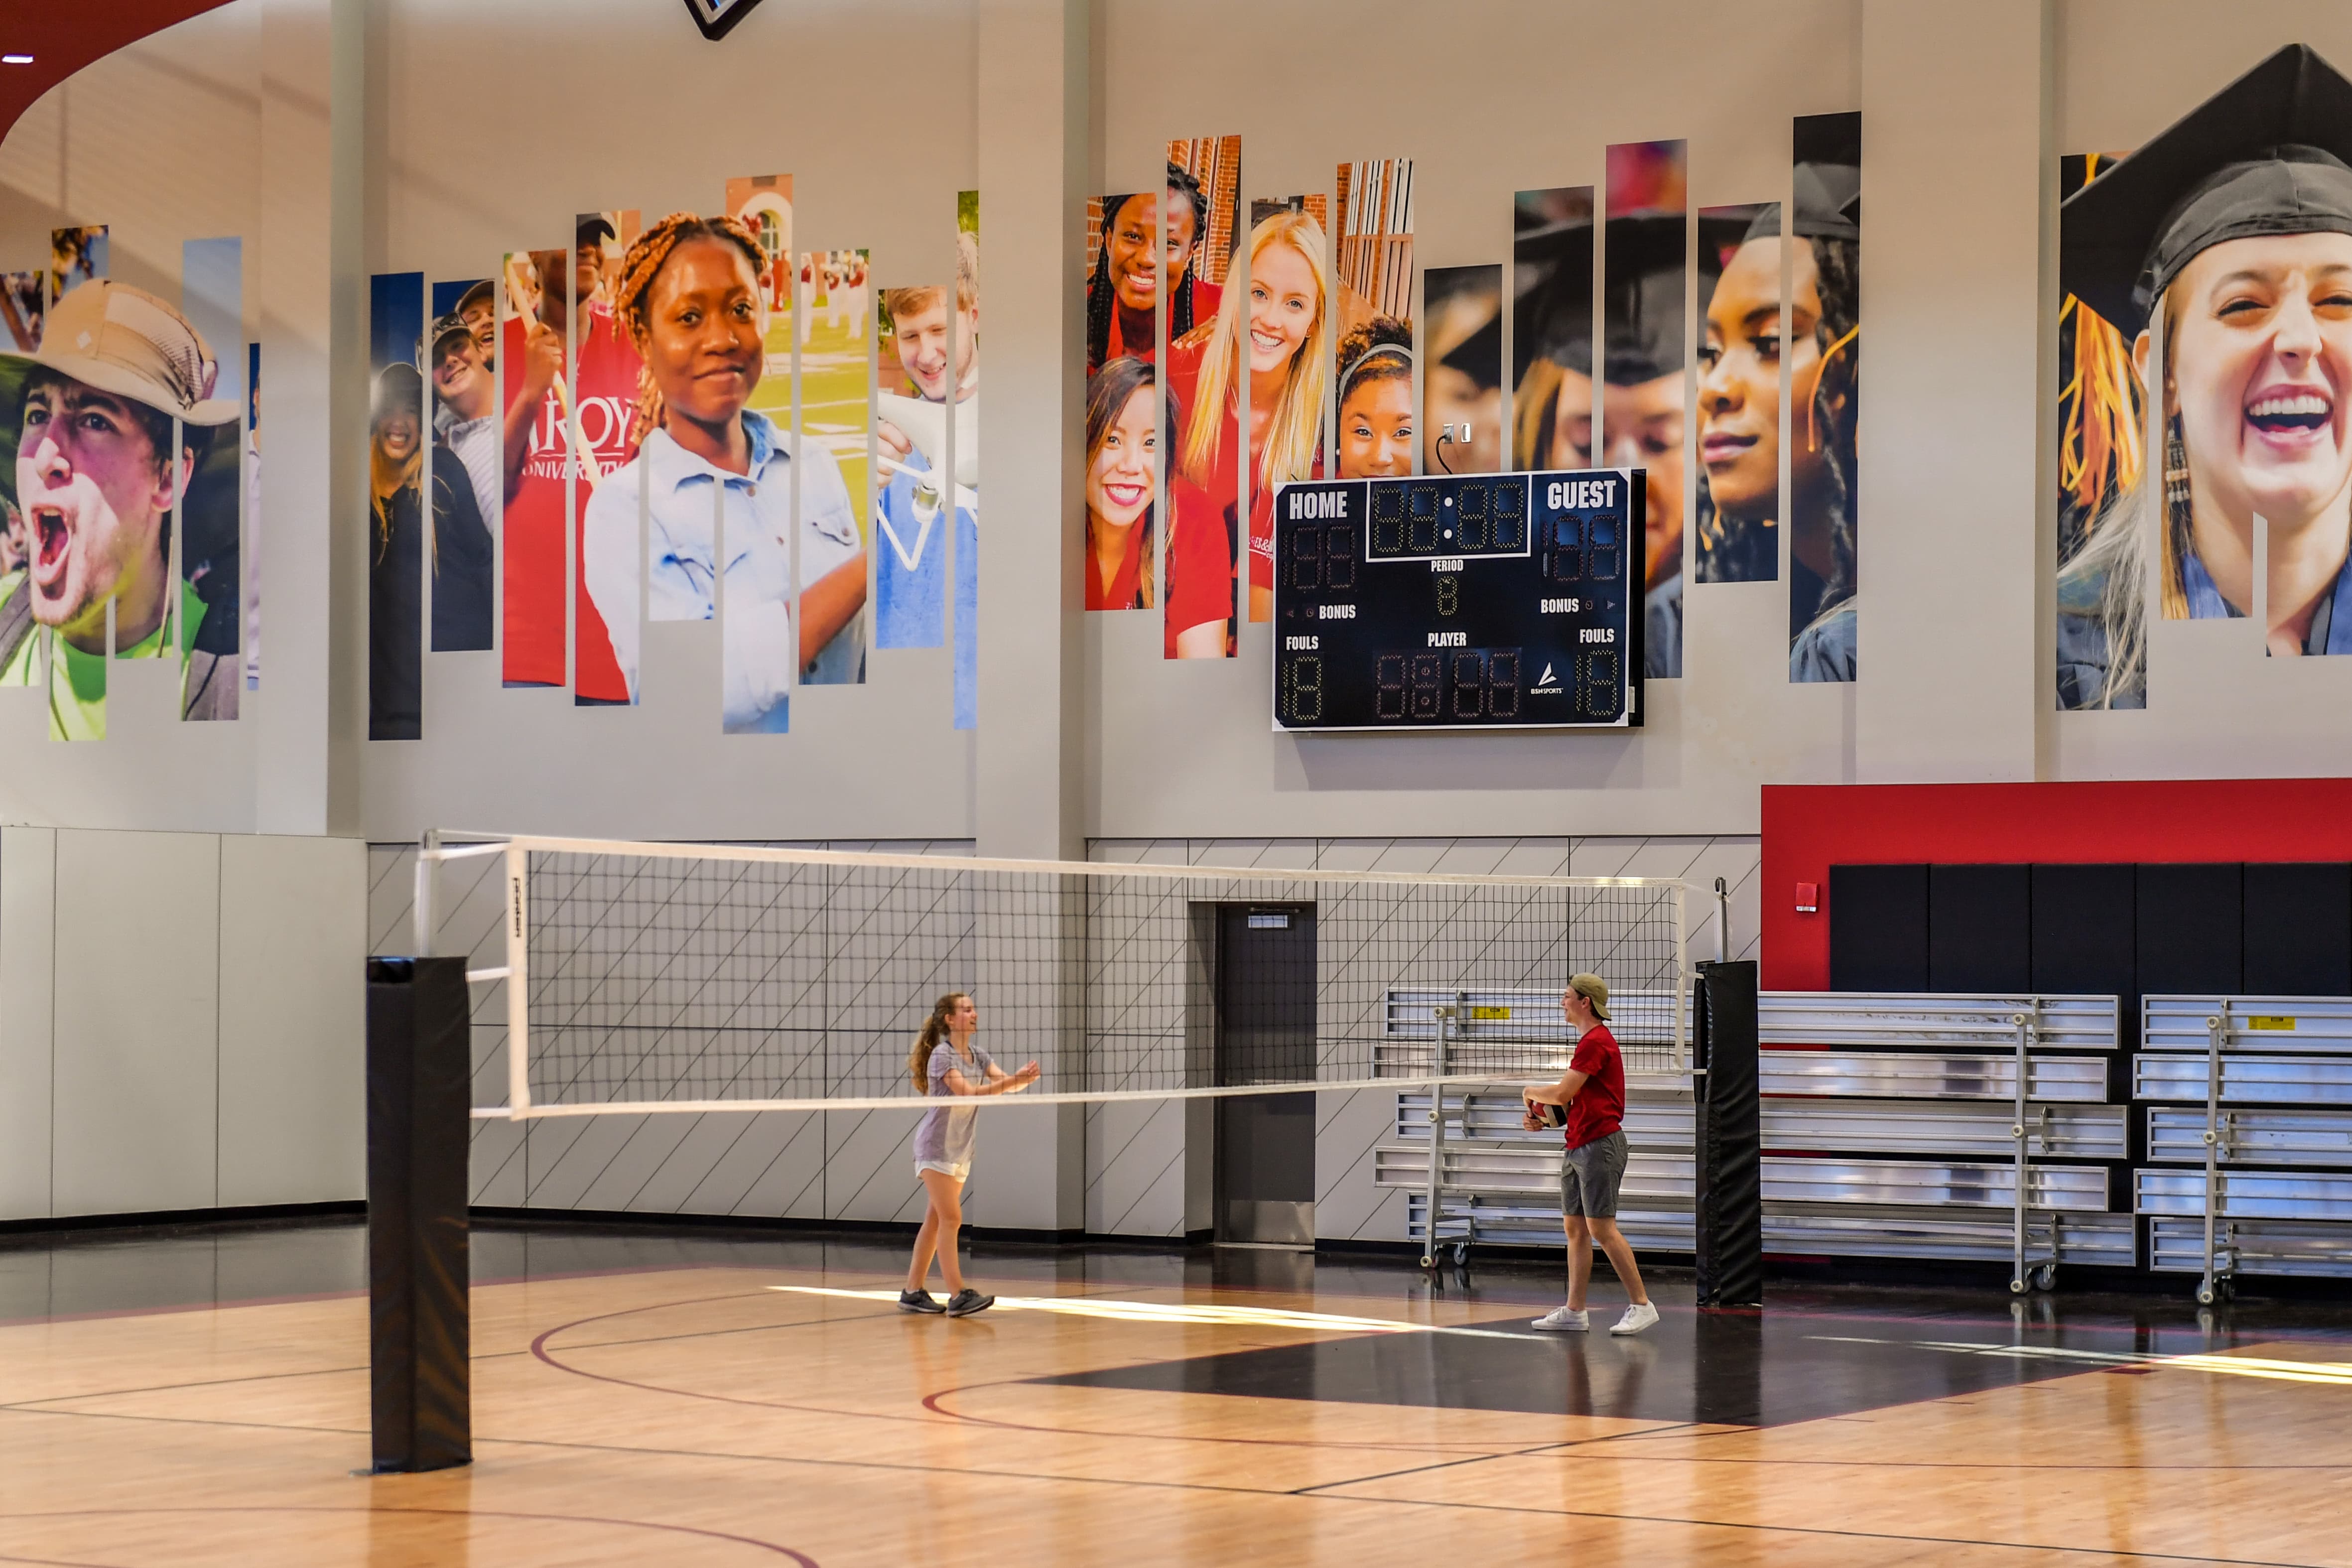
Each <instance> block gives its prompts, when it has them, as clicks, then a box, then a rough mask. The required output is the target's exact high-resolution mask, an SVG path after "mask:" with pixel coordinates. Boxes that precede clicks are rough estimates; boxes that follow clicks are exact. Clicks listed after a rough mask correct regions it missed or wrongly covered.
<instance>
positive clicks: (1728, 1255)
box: [1692, 963, 1764, 1307]
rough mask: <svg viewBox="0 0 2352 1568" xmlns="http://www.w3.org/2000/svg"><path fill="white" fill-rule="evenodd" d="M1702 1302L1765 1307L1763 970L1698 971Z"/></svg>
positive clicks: (1723, 966)
mask: <svg viewBox="0 0 2352 1568" xmlns="http://www.w3.org/2000/svg"><path fill="white" fill-rule="evenodd" d="M1698 975H1699V980H1698V1027H1697V1029H1696V1033H1695V1035H1694V1037H1693V1041H1692V1045H1693V1053H1694V1056H1695V1058H1696V1066H1697V1067H1699V1068H1702V1069H1704V1070H1703V1071H1702V1072H1701V1073H1700V1074H1699V1076H1698V1078H1697V1079H1696V1095H1695V1096H1694V1098H1695V1100H1696V1114H1697V1124H1696V1129H1695V1130H1696V1133H1697V1137H1696V1145H1697V1155H1698V1173H1697V1174H1698V1188H1697V1194H1696V1196H1697V1208H1698V1213H1697V1237H1696V1247H1695V1250H1696V1255H1697V1256H1696V1262H1697V1265H1698V1268H1697V1274H1698V1304H1699V1305H1700V1306H1701V1307H1759V1306H1762V1305H1763V1304H1764V1194H1763V1156H1762V1146H1763V1134H1762V1129H1761V1127H1760V1125H1759V1116H1760V1114H1761V1111H1760V1106H1759V1096H1758V1089H1757V1065H1758V1064H1757V1059H1756V1051H1757V1040H1756V965H1755V964H1754V963H1702V964H1700V965H1699V966H1698Z"/></svg>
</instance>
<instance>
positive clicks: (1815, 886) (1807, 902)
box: [1797, 882, 1822, 915]
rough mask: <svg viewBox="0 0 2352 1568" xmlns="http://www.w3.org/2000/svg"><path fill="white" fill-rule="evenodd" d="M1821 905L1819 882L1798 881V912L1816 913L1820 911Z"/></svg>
mask: <svg viewBox="0 0 2352 1568" xmlns="http://www.w3.org/2000/svg"><path fill="white" fill-rule="evenodd" d="M1821 907H1822V887H1821V884H1820V883H1819V882H1800V883H1798V884H1797V912H1798V913H1799V914H1801V915H1811V914H1818V913H1820V912H1821Z"/></svg>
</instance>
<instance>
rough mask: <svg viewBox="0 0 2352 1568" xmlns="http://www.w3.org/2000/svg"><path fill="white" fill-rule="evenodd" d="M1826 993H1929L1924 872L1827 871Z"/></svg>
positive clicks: (1916, 868) (1868, 868) (1842, 868)
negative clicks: (1827, 989)
mask: <svg viewBox="0 0 2352 1568" xmlns="http://www.w3.org/2000/svg"><path fill="white" fill-rule="evenodd" d="M1830 989H1831V990H1832V991H1915V992H1916V991H1925V990H1926V989H1927V867H1925V866H1832V867H1831V868H1830Z"/></svg>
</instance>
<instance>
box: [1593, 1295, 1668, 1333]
mask: <svg viewBox="0 0 2352 1568" xmlns="http://www.w3.org/2000/svg"><path fill="white" fill-rule="evenodd" d="M1577 1315H1578V1316H1579V1317H1582V1316H1583V1314H1582V1313H1578V1314H1577ZM1656 1321H1658V1310H1657V1309H1656V1308H1655V1307H1653V1306H1652V1305H1650V1303H1648V1302H1647V1301H1636V1302H1634V1303H1633V1305H1632V1306H1630V1307H1628V1308H1626V1309H1625V1315H1624V1316H1623V1317H1622V1318H1620V1319H1618V1320H1617V1321H1615V1322H1614V1323H1612V1324H1611V1325H1610V1327H1609V1331H1610V1332H1611V1333H1612V1334H1638V1333H1640V1332H1641V1331H1643V1329H1646V1328H1648V1327H1649V1326H1650V1325H1651V1324H1652V1323H1654V1322H1656Z"/></svg>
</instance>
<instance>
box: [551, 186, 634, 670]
mask: <svg viewBox="0 0 2352 1568" xmlns="http://www.w3.org/2000/svg"><path fill="white" fill-rule="evenodd" d="M644 227H645V225H644V222H643V220H642V218H641V217H640V216H639V215H638V214H637V213H635V212H634V211H628V210H618V209H616V210H611V211H604V212H593V213H582V214H581V215H580V216H578V217H577V218H576V219H574V220H573V225H572V265H571V268H570V276H571V280H572V300H571V307H570V316H571V321H572V353H571V357H570V358H569V360H567V362H566V369H567V371H568V373H569V374H568V375H567V379H568V380H569V382H570V383H571V388H570V391H571V403H572V409H571V415H570V417H569V420H568V421H567V423H568V424H569V426H570V433H569V434H570V443H571V452H572V478H571V486H570V489H571V494H570V496H569V497H568V499H567V505H568V508H569V510H570V513H571V517H572V531H573V542H572V560H573V562H574V563H575V564H574V566H573V569H572V572H573V576H574V579H575V587H574V590H573V597H572V639H573V647H572V701H573V702H574V703H576V704H577V705H579V706H580V707H583V708H596V707H612V706H618V705H622V704H625V703H628V702H632V701H634V700H635V686H634V684H633V683H632V682H631V681H630V680H629V679H627V678H626V677H625V676H624V675H623V674H622V673H621V665H620V658H619V656H618V655H617V654H616V653H615V652H614V633H613V629H612V627H611V626H609V625H608V624H607V622H606V620H605V617H604V612H603V610H602V609H600V608H599V605H598V601H597V600H596V598H595V596H594V595H592V594H591V593H590V592H589V589H588V572H587V566H586V562H587V529H588V507H589V503H590V501H591V500H593V499H594V497H595V493H596V491H597V489H599V488H600V487H601V486H602V485H603V484H604V479H605V476H606V475H608V474H610V473H612V472H613V471H614V469H616V468H620V467H621V466H622V465H623V464H624V463H626V462H627V461H629V459H630V458H634V457H635V456H636V455H637V437H636V430H635V426H636V413H637V395H638V391H639V385H640V376H641V374H642V373H643V371H644V369H645V362H644V361H643V360H642V359H641V358H639V356H638V354H637V346H636V342H635V339H634V338H632V337H631V336H630V334H629V332H628V331H627V329H626V328H625V327H624V326H623V325H622V323H621V321H620V318H619V316H618V315H617V313H616V312H615V311H614V294H615V291H616V290H617V289H619V287H620V285H621V264H622V258H624V257H625V255H626V254H627V252H628V247H630V246H631V245H632V244H634V243H635V241H636V238H637V237H638V235H639V234H640V233H642V232H643V230H644ZM641 558H642V557H641V554H640V552H638V551H636V550H635V549H634V548H631V549H629V550H627V551H625V552H624V556H623V558H622V559H619V560H616V561H614V562H612V563H609V564H608V565H607V567H606V568H605V570H606V571H607V572H608V573H611V574H617V577H618V582H617V584H616V586H617V589H618V591H617V592H614V593H612V594H611V595H609V598H608V600H607V602H608V603H610V605H612V611H613V616H614V618H615V619H619V620H624V621H628V622H632V623H634V622H635V620H636V619H637V601H638V593H637V576H638V573H637V563H638V562H639V560H640V559H641ZM622 635H623V636H624V637H634V636H635V630H634V627H631V628H629V629H626V630H625V631H624V632H623V634H622Z"/></svg>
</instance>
